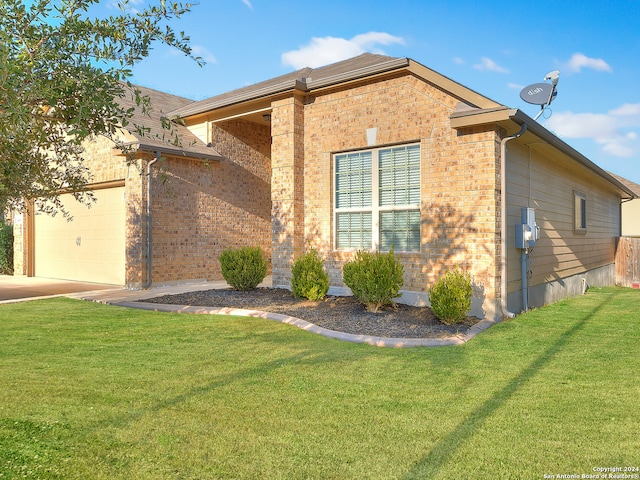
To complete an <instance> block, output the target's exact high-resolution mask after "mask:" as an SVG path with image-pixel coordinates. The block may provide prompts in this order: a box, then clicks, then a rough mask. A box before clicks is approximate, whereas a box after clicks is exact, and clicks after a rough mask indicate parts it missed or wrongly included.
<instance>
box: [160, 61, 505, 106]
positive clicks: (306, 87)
mask: <svg viewBox="0 0 640 480" xmlns="http://www.w3.org/2000/svg"><path fill="white" fill-rule="evenodd" d="M401 70H405V71H407V72H410V73H412V74H414V75H416V76H418V77H420V78H422V79H423V80H425V81H428V82H430V83H433V84H434V85H436V86H437V87H439V88H442V89H443V90H445V91H447V92H449V93H451V94H453V95H454V96H456V97H457V98H459V99H460V100H461V101H463V102H465V103H467V104H468V105H470V106H472V107H481V108H490V107H498V106H500V104H499V103H497V102H495V101H493V100H491V99H489V98H487V97H485V96H483V95H480V94H479V93H477V92H475V91H473V90H471V89H469V88H467V87H465V86H463V85H461V84H459V83H457V82H454V81H453V80H451V79H449V78H447V77H445V76H444V75H441V74H439V73H437V72H435V71H434V70H431V69H428V68H427V67H425V66H423V65H421V64H419V63H417V62H415V61H413V60H411V59H409V58H405V57H400V58H397V57H389V56H386V55H377V54H372V53H364V54H362V55H359V56H357V57H353V58H350V59H347V60H343V61H341V62H337V63H333V64H331V65H326V66H323V67H318V68H303V69H301V70H297V71H295V72H291V73H288V74H286V75H281V76H279V77H276V78H272V79H269V80H266V81H264V82H260V83H256V84H254V85H250V86H247V87H243V88H239V89H237V90H232V91H230V92H226V93H223V94H221V95H217V96H215V97H211V98H207V99H205V100H201V101H199V102H193V103H191V104H188V105H185V106H182V107H179V108H176V109H175V110H173V111H171V112H169V114H170V115H171V116H173V117H179V118H186V117H190V116H195V115H200V114H203V113H206V112H208V111H211V110H215V109H218V108H223V107H228V106H231V105H235V104H240V103H243V102H247V101H251V100H256V99H259V98H265V97H269V96H271V95H276V94H280V93H283V92H288V91H293V90H298V91H300V92H304V93H310V92H312V91H313V90H316V89H320V88H326V87H329V86H334V85H340V84H346V83H348V82H351V81H354V80H359V79H363V78H367V77H372V76H375V75H379V74H383V73H387V72H393V71H401Z"/></svg>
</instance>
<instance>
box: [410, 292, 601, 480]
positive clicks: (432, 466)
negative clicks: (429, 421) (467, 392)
mask: <svg viewBox="0 0 640 480" xmlns="http://www.w3.org/2000/svg"><path fill="white" fill-rule="evenodd" d="M609 301H610V299H609V298H606V299H605V300H604V301H603V302H602V303H601V304H600V305H598V306H597V307H596V308H594V309H593V311H591V312H590V313H589V314H588V315H586V316H585V317H584V318H582V319H581V320H579V321H578V322H576V323H575V324H574V325H573V326H571V327H569V328H568V329H567V330H566V331H565V332H564V333H563V334H561V335H560V337H559V338H558V339H557V340H556V341H555V343H553V344H552V345H550V346H549V348H547V349H546V350H544V351H543V352H541V353H540V355H538V356H537V357H536V358H535V360H533V361H532V362H531V363H530V364H529V366H528V367H526V368H524V370H522V371H521V372H520V374H519V375H517V376H516V377H514V378H513V380H511V381H510V382H509V383H508V384H507V385H505V386H504V387H503V388H502V389H501V390H500V391H498V392H497V393H496V394H495V395H493V396H492V397H491V398H489V399H488V400H487V401H486V402H484V403H483V404H482V405H480V406H479V407H478V408H476V409H475V410H474V411H472V412H471V413H470V414H468V415H467V417H466V418H465V419H464V420H463V421H462V423H460V425H459V426H458V427H457V428H456V429H455V430H453V431H452V432H451V433H450V434H449V435H447V436H446V437H445V438H443V439H442V440H441V441H440V442H438V443H437V444H436V445H435V446H434V447H433V448H432V449H431V451H430V452H429V453H428V454H427V455H426V456H425V457H424V458H423V459H422V460H421V461H420V462H419V463H418V464H416V465H414V467H413V468H412V469H411V470H410V471H409V472H408V473H407V474H406V475H405V476H404V477H403V479H404V480H409V479H414V478H415V479H418V478H420V479H423V478H432V477H433V476H435V475H437V474H438V472H439V471H440V470H441V469H442V468H443V467H444V466H445V465H446V464H447V463H448V462H449V460H451V458H452V457H453V456H454V454H455V453H456V452H457V451H458V450H459V449H460V447H462V446H463V444H464V443H465V442H466V441H467V440H469V439H470V438H471V437H472V436H473V435H474V434H475V433H476V432H477V431H479V430H480V429H481V428H482V426H483V425H484V423H485V422H486V421H487V420H488V419H489V418H490V417H491V416H492V415H493V414H494V413H495V412H496V411H497V410H499V409H500V408H501V407H502V406H503V405H505V404H506V403H507V402H508V401H509V399H511V397H513V396H514V394H515V393H516V392H517V391H518V390H519V389H520V388H521V387H522V386H523V385H524V384H526V383H527V382H528V381H529V380H531V379H532V378H533V377H534V376H535V375H536V374H537V373H538V372H539V371H540V370H542V369H543V368H544V367H545V366H547V365H548V364H549V363H550V362H551V361H552V360H553V359H554V357H555V356H556V355H557V354H558V353H559V352H560V351H561V350H562V349H563V348H564V347H565V345H566V344H567V342H568V341H569V340H570V339H571V338H572V337H574V336H575V335H576V334H577V333H578V332H579V331H580V330H582V329H583V328H584V326H585V325H586V323H587V322H588V321H589V320H591V319H592V318H593V317H595V316H596V315H597V314H598V312H599V311H600V310H601V309H602V308H603V307H604V306H605V304H606V303H608V302H609Z"/></svg>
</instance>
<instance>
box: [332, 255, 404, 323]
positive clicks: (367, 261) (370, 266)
mask: <svg viewBox="0 0 640 480" xmlns="http://www.w3.org/2000/svg"><path fill="white" fill-rule="evenodd" d="M403 274H404V267H403V266H402V264H401V263H400V262H398V261H397V260H396V258H395V256H394V254H393V250H391V251H390V252H389V253H380V252H376V253H371V252H365V251H358V252H357V253H356V258H355V259H353V260H352V261H350V262H347V263H346V264H345V266H344V268H343V270H342V279H343V280H344V283H345V285H347V287H349V288H350V289H351V291H352V292H353V295H354V296H355V297H356V298H357V299H358V300H359V301H360V302H362V303H363V304H364V305H365V306H366V308H367V310H368V311H370V312H378V311H379V310H380V308H382V307H383V306H385V305H390V304H393V301H392V300H393V299H394V298H395V297H397V296H398V295H399V294H400V288H401V287H402V285H403V283H404V281H403V279H402V276H403Z"/></svg>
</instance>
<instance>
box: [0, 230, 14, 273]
mask: <svg viewBox="0 0 640 480" xmlns="http://www.w3.org/2000/svg"><path fill="white" fill-rule="evenodd" d="M0 274H3V275H13V227H12V226H11V225H5V224H4V223H3V222H0Z"/></svg>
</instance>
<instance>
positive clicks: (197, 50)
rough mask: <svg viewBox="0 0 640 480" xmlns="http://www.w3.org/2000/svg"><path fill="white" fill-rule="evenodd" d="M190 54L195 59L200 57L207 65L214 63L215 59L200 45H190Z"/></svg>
mask: <svg viewBox="0 0 640 480" xmlns="http://www.w3.org/2000/svg"><path fill="white" fill-rule="evenodd" d="M191 53H192V54H193V55H195V56H196V57H201V58H202V59H203V60H204V61H205V62H207V63H216V62H217V60H216V57H215V56H214V55H213V53H211V52H210V51H209V50H207V49H206V48H205V47H203V46H202V45H191Z"/></svg>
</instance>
